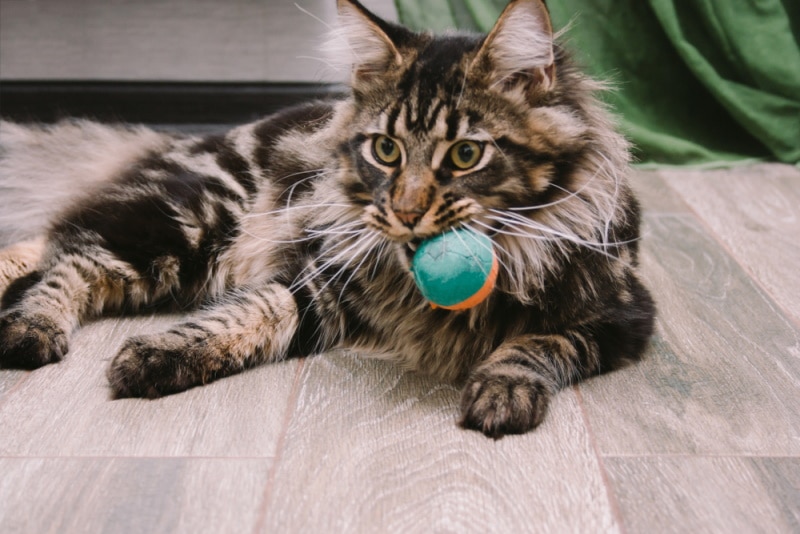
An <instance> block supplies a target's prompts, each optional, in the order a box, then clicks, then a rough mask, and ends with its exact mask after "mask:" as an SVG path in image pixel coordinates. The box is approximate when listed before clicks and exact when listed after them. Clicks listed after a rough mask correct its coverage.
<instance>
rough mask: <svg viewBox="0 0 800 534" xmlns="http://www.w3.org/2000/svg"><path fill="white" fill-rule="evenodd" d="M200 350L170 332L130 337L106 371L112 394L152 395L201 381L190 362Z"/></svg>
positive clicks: (201, 349)
mask: <svg viewBox="0 0 800 534" xmlns="http://www.w3.org/2000/svg"><path fill="white" fill-rule="evenodd" d="M203 350H204V349H203V347H202V345H200V346H198V345H197V344H194V345H192V344H188V343H187V341H186V339H184V338H181V337H179V336H175V335H173V334H170V333H166V334H159V335H151V336H140V337H133V338H130V339H128V340H127V341H126V342H125V344H124V345H123V346H122V349H120V351H119V352H118V353H117V355H116V356H115V357H114V360H113V361H112V362H111V366H110V367H109V369H108V372H107V373H106V376H107V377H108V381H109V383H110V385H111V390H112V394H113V396H114V397H115V398H124V397H147V398H150V399H153V398H156V397H162V396H164V395H169V394H171V393H178V392H180V391H183V390H186V389H189V388H191V387H193V386H196V385H199V384H201V383H204V382H206V380H204V379H203V378H202V376H198V373H197V372H196V366H195V365H194V363H195V362H196V361H198V359H202V356H203V355H202V354H199V353H201V352H203Z"/></svg>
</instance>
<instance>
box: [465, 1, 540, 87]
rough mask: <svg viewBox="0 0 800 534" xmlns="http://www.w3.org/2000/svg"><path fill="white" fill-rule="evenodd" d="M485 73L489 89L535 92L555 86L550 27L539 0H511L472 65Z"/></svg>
mask: <svg viewBox="0 0 800 534" xmlns="http://www.w3.org/2000/svg"><path fill="white" fill-rule="evenodd" d="M479 65H480V66H481V68H480V70H481V71H482V72H484V73H486V72H487V70H488V75H489V76H490V77H491V80H490V82H491V84H492V86H493V87H498V88H501V89H513V88H517V87H519V86H520V85H523V86H525V87H526V88H528V89H531V90H533V91H536V92H537V93H545V92H547V91H550V90H551V89H552V88H553V87H554V85H555V74H556V72H555V59H554V55H553V28H552V25H551V23H550V15H549V14H548V13H547V8H546V7H545V5H544V3H543V2H542V1H541V0H511V3H509V4H508V6H506V8H505V9H504V10H503V12H502V13H501V14H500V18H499V19H498V20H497V23H495V25H494V28H492V31H491V32H489V35H487V36H486V39H485V40H484V42H483V45H482V46H481V48H480V50H479V51H478V54H477V56H476V57H475V59H474V61H473V66H479Z"/></svg>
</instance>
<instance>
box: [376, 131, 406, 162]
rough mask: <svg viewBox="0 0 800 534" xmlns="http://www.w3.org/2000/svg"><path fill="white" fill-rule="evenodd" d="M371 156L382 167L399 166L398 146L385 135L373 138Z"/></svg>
mask: <svg viewBox="0 0 800 534" xmlns="http://www.w3.org/2000/svg"><path fill="white" fill-rule="evenodd" d="M372 154H373V155H374V156H375V159H377V160H378V161H379V162H380V163H383V164H384V165H389V166H390V167H394V166H395V165H399V164H400V145H398V144H397V142H396V141H394V140H393V139H391V138H389V137H387V136H385V135H378V136H375V138H374V139H373V140H372Z"/></svg>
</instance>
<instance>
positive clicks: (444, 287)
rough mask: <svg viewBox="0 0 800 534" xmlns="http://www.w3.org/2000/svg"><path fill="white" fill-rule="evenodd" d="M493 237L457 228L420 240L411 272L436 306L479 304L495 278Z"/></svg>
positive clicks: (495, 258) (423, 292)
mask: <svg viewBox="0 0 800 534" xmlns="http://www.w3.org/2000/svg"><path fill="white" fill-rule="evenodd" d="M497 271H498V262H497V256H496V255H495V253H494V247H493V246H492V240H491V239H490V238H489V237H488V236H486V235H484V234H481V233H478V232H475V231H473V230H469V229H466V228H456V229H453V230H449V231H447V232H445V233H442V234H439V235H437V236H434V237H431V238H430V239H426V240H425V241H423V242H422V243H420V245H419V247H418V248H417V251H416V253H415V254H414V258H413V260H412V261H411V273H412V275H413V277H414V282H416V284H417V287H418V288H419V290H420V292H421V293H422V295H423V296H424V297H425V298H426V299H428V300H429V301H430V302H431V304H433V305H434V306H435V307H440V308H446V309H450V310H464V309H468V308H471V307H473V306H476V305H478V304H480V303H481V302H482V301H483V300H484V299H486V297H487V296H488V295H489V294H490V293H491V291H492V289H493V288H494V285H495V282H496V280H497Z"/></svg>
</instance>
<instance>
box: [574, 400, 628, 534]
mask: <svg viewBox="0 0 800 534" xmlns="http://www.w3.org/2000/svg"><path fill="white" fill-rule="evenodd" d="M572 389H573V391H574V392H575V396H576V398H577V400H578V407H579V408H580V411H581V418H582V419H583V426H584V427H585V428H586V434H587V435H588V438H589V444H590V445H591V447H592V452H593V453H594V457H595V459H596V460H597V467H598V469H599V471H600V479H601V480H602V481H603V488H604V489H605V490H606V499H608V505H609V506H610V507H611V515H612V516H613V517H614V520H615V521H616V522H617V525H618V526H619V532H620V534H626V533H627V530H626V528H625V523H624V522H623V520H622V511H621V510H620V507H619V503H618V502H617V495H616V493H614V490H613V489H612V488H611V483H610V482H609V478H608V473H607V472H606V466H605V464H604V463H603V456H602V455H601V454H600V450H599V448H598V446H597V440H596V439H595V435H594V431H593V430H592V425H591V424H590V423H589V415H588V414H587V413H586V407H585V403H584V402H583V395H581V390H580V385H578V384H575V385H574V386H572Z"/></svg>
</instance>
